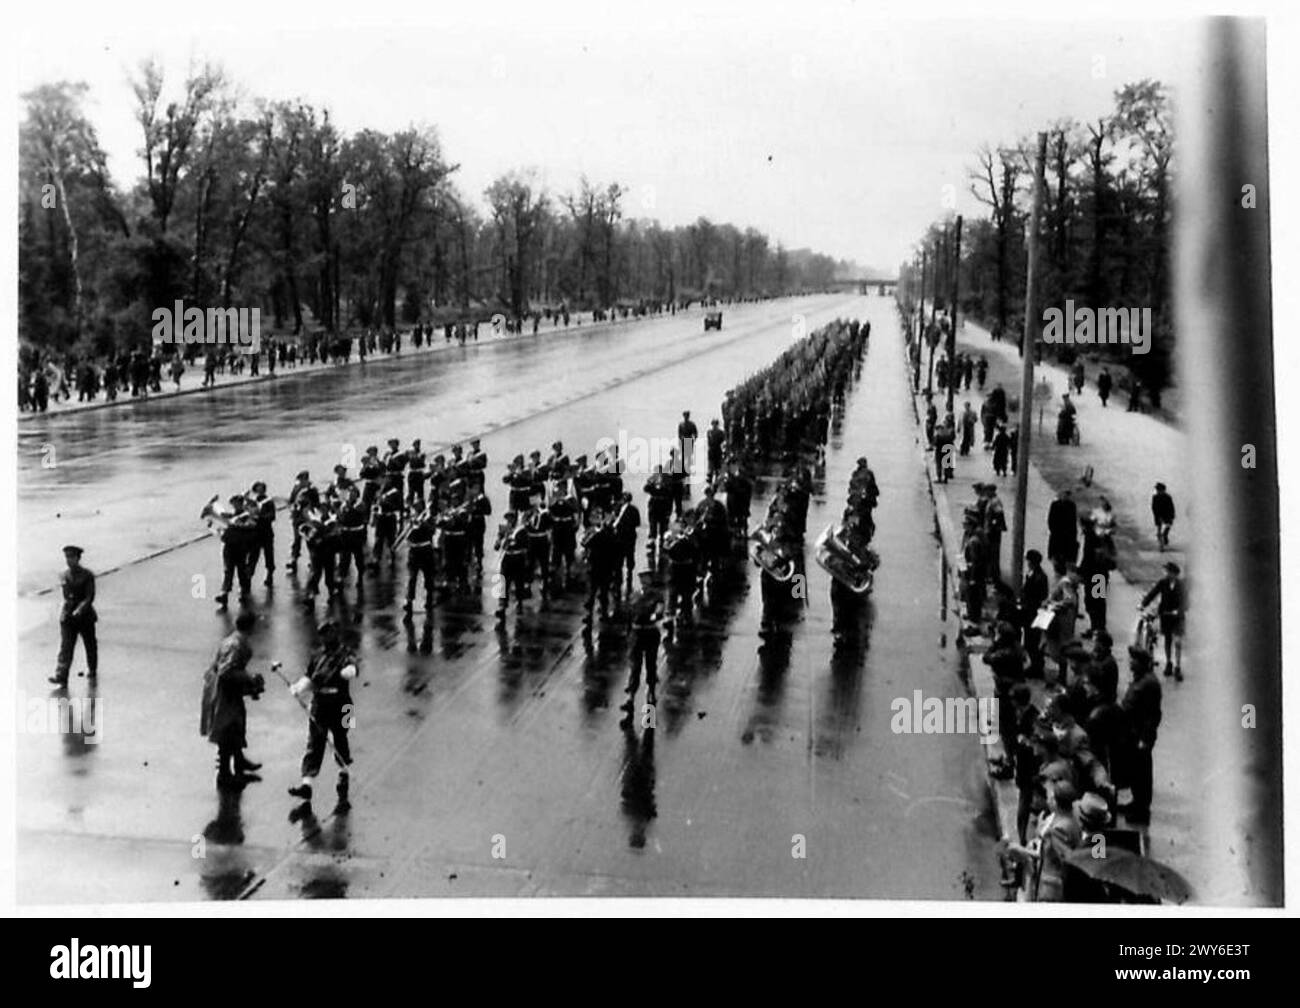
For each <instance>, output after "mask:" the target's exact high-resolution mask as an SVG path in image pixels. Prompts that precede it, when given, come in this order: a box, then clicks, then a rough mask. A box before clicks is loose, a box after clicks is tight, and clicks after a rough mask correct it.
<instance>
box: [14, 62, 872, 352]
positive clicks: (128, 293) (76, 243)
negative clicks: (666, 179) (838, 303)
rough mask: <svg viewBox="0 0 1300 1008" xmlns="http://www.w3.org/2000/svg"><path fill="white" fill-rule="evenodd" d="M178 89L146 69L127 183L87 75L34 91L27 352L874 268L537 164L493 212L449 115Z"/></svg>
mask: <svg viewBox="0 0 1300 1008" xmlns="http://www.w3.org/2000/svg"><path fill="white" fill-rule="evenodd" d="M165 84H166V82H165V80H164V75H163V72H162V70H161V68H160V67H159V65H158V64H157V63H156V62H152V61H146V62H145V63H144V64H143V65H141V67H140V68H139V69H138V71H137V73H136V74H135V76H134V77H133V79H132V81H131V86H132V92H133V94H134V109H135V118H136V121H137V123H138V124H139V130H140V132H139V136H140V140H141V146H140V149H139V157H140V175H139V177H138V178H137V179H136V180H135V181H134V182H133V183H132V184H130V185H128V186H126V187H120V186H119V185H118V184H117V182H116V181H115V180H114V179H113V178H112V177H111V175H110V172H109V169H108V164H107V157H106V155H105V152H104V150H103V148H102V147H101V145H100V143H99V140H98V137H97V135H96V131H95V127H94V125H93V123H92V122H91V121H90V119H89V117H88V115H87V113H86V105H87V100H88V97H89V95H88V88H87V86H86V85H85V84H80V83H69V82H58V83H52V84H47V85H43V86H41V87H38V88H35V89H34V90H32V91H30V92H28V93H27V94H25V95H24V96H23V101H24V105H25V114H24V118H23V121H22V123H21V125H20V137H19V172H20V185H19V197H20V201H21V202H20V209H19V236H18V238H19V246H18V248H19V257H18V262H19V288H20V289H19V335H20V339H21V341H22V344H23V345H24V346H25V347H26V348H28V349H37V350H42V351H49V352H56V351H58V352H63V351H68V350H72V351H74V352H86V353H92V354H103V353H110V352H114V351H116V350H122V349H127V348H131V347H136V346H142V345H145V344H147V343H148V341H149V332H150V328H151V325H152V322H151V314H152V311H153V309H154V308H156V307H159V306H164V307H170V306H171V305H173V304H174V303H175V302H176V301H177V300H182V301H184V302H186V304H187V305H195V306H199V307H222V308H225V307H232V306H246V307H252V306H257V307H259V308H261V309H262V313H263V320H264V325H265V324H266V321H267V320H268V318H269V320H270V321H271V323H272V329H273V331H275V332H277V333H293V334H301V333H304V332H327V333H328V332H336V331H344V330H347V329H349V328H362V329H370V328H379V329H383V328H388V329H393V328H397V327H399V326H402V325H404V324H412V323H415V322H417V321H423V322H434V323H442V322H446V321H454V320H461V319H466V318H470V317H477V315H479V314H484V313H489V314H490V313H492V312H496V311H503V312H508V313H510V314H512V315H514V316H516V317H523V316H524V315H527V314H529V313H534V312H538V311H541V310H543V309H545V308H551V309H554V310H557V311H558V310H574V311H576V310H582V309H592V308H595V309H608V308H612V307H616V306H623V307H627V306H628V305H629V304H631V305H646V304H649V303H654V304H656V305H663V304H669V303H681V304H684V303H687V302H689V301H693V300H698V299H714V298H718V299H742V298H757V297H765V296H774V295H778V294H784V293H793V292H798V291H803V290H816V289H821V288H824V287H826V286H828V285H829V284H830V283H831V282H832V280H833V279H834V277H835V275H836V273H837V270H838V271H844V270H847V269H851V268H852V264H848V263H840V262H837V261H836V260H835V259H833V258H832V257H829V256H826V255H821V254H818V253H815V252H813V251H811V250H808V249H786V248H784V247H782V246H781V244H780V243H775V242H773V241H772V240H771V239H769V238H768V237H767V236H766V235H764V234H763V233H761V232H760V231H758V230H756V229H754V228H751V227H746V228H739V227H736V226H734V225H731V224H726V223H715V222H713V221H710V220H708V219H707V218H704V217H701V218H699V219H698V220H696V221H695V223H693V224H690V225H688V226H684V227H665V226H663V225H661V224H660V223H659V222H658V221H656V220H653V219H649V218H647V217H644V216H640V215H638V214H637V213H636V212H635V211H637V210H639V209H644V207H643V206H641V205H639V203H637V201H634V199H633V194H632V193H630V192H629V190H628V189H627V188H626V187H625V186H624V185H622V184H620V183H618V182H610V183H594V182H591V181H589V180H588V179H586V178H583V179H582V180H581V182H580V183H579V185H578V186H577V187H576V189H575V190H574V191H572V192H567V193H552V192H549V191H547V189H546V187H545V186H544V185H543V184H542V183H541V182H540V180H539V175H538V172H537V171H536V170H535V169H519V170H516V171H511V172H508V173H506V174H505V175H502V176H501V177H499V178H497V179H496V180H495V181H493V182H492V184H491V185H490V186H488V187H487V189H486V190H485V191H484V192H483V193H482V194H481V196H482V202H481V203H476V201H475V199H473V198H471V197H470V195H469V194H467V193H465V192H464V191H463V190H462V189H461V188H460V187H459V186H458V185H457V184H456V182H457V172H458V170H459V167H460V166H459V164H457V163H456V162H454V161H452V160H451V159H450V158H449V157H448V155H447V152H446V151H445V150H444V149H443V146H442V143H441V141H440V140H439V136H438V132H437V130H436V128H434V127H432V126H411V127H410V128H408V129H405V130H401V131H398V132H395V133H383V132H379V131H376V130H370V129H362V130H360V131H357V132H355V133H352V134H351V135H346V134H344V133H343V132H342V131H340V130H339V128H338V127H337V126H336V125H335V124H334V123H333V122H332V121H331V118H330V113H329V110H328V109H324V108H318V107H316V106H313V105H312V104H310V103H307V102H301V101H272V100H264V99H259V100H255V101H251V102H249V101H246V100H241V99H240V98H239V97H238V91H237V88H236V87H235V86H234V84H233V83H232V82H231V81H230V80H229V79H228V78H227V77H226V75H225V74H224V72H223V71H222V70H221V69H220V68H219V67H216V66H213V65H203V66H201V67H197V68H192V69H191V71H190V72H189V73H188V74H187V75H186V77H185V79H184V80H183V82H181V86H180V88H179V90H178V92H177V93H176V94H175V96H174V97H165V92H166V88H165ZM641 202H644V198H643V200H642V201H641Z"/></svg>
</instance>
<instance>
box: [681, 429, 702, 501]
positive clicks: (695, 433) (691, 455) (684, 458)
mask: <svg viewBox="0 0 1300 1008" xmlns="http://www.w3.org/2000/svg"><path fill="white" fill-rule="evenodd" d="M699 435H700V430H699V428H698V427H696V426H695V421H694V420H692V419H691V411H690V410H683V411H682V422H681V423H679V424H678V425H677V446H678V451H679V453H680V455H681V462H682V464H681V471H682V473H683V475H686V476H689V475H690V473H691V463H692V461H694V459H695V439H696V438H697V437H699ZM680 514H681V513H680V512H678V515H679V517H680Z"/></svg>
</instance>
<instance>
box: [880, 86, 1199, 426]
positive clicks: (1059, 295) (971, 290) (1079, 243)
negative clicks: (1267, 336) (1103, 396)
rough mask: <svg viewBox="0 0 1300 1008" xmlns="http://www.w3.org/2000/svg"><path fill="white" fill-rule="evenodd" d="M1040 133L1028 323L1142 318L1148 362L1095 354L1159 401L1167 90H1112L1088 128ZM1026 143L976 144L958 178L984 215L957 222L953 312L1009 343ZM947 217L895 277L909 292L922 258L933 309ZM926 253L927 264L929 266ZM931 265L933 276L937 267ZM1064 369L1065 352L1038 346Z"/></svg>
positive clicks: (1019, 302) (1020, 260)
mask: <svg viewBox="0 0 1300 1008" xmlns="http://www.w3.org/2000/svg"><path fill="white" fill-rule="evenodd" d="M1046 132H1047V138H1048V143H1047V158H1046V161H1045V165H1044V181H1045V185H1044V201H1043V216H1042V228H1041V232H1040V234H1039V241H1038V248H1039V274H1038V283H1039V288H1038V289H1039V306H1038V313H1039V316H1038V317H1039V318H1041V312H1042V311H1043V310H1044V309H1046V308H1050V307H1063V306H1064V304H1065V302H1066V300H1067V299H1068V300H1072V301H1073V302H1074V304H1075V305H1076V306H1078V307H1088V308H1091V309H1093V310H1094V311H1096V310H1099V309H1102V308H1107V307H1149V308H1151V310H1152V311H1151V314H1152V318H1153V320H1154V329H1155V332H1154V339H1153V345H1152V350H1151V352H1150V353H1148V354H1145V355H1141V356H1137V355H1130V354H1128V353H1127V352H1126V351H1125V348H1124V347H1122V346H1119V347H1116V346H1108V347H1096V348H1095V349H1096V350H1097V352H1099V353H1102V354H1103V355H1107V356H1111V357H1114V358H1115V359H1120V358H1121V355H1122V361H1123V363H1124V364H1126V365H1128V366H1129V367H1130V368H1131V369H1132V371H1133V373H1134V374H1135V375H1136V376H1137V377H1138V378H1139V379H1140V380H1141V381H1142V384H1143V386H1144V387H1145V388H1146V389H1147V390H1148V391H1149V392H1152V393H1153V394H1154V395H1155V397H1156V402H1157V404H1158V402H1159V398H1158V397H1159V391H1160V390H1161V389H1163V388H1165V387H1166V386H1167V385H1168V384H1169V382H1170V379H1171V375H1172V368H1173V357H1172V354H1173V348H1174V329H1173V319H1172V317H1171V297H1170V276H1171V272H1170V254H1171V248H1172V231H1171V211H1172V205H1171V192H1172V176H1171V172H1172V159H1173V142H1174V138H1173V113H1172V110H1171V104H1170V95H1169V91H1168V89H1167V88H1166V87H1165V85H1163V84H1162V83H1160V82H1159V81H1154V80H1142V81H1139V82H1137V83H1135V84H1128V85H1125V86H1124V87H1121V88H1120V89H1119V90H1117V91H1116V92H1115V94H1114V107H1113V109H1112V111H1111V112H1110V113H1109V114H1108V115H1104V116H1101V117H1100V118H1098V119H1097V120H1095V121H1092V122H1077V121H1074V120H1072V119H1065V120H1060V121H1058V122H1055V123H1053V124H1052V125H1051V126H1050V127H1049V129H1048V130H1047V131H1046ZM1036 160H1037V144H1036V143H1034V142H1033V141H1032V140H1031V139H1028V138H1022V139H1020V140H1017V141H1015V142H1012V143H1006V144H999V145H984V146H981V147H980V148H979V149H978V150H977V151H976V152H975V159H974V163H973V164H972V165H971V166H970V168H969V170H968V184H969V187H970V192H971V194H972V195H973V196H974V197H975V199H976V200H978V201H979V202H980V203H981V204H983V205H984V206H985V207H987V208H988V212H987V215H986V216H981V217H979V218H977V219H974V220H967V219H964V220H963V222H962V225H963V233H962V241H961V260H960V264H959V267H958V268H959V270H960V273H959V276H958V281H959V282H958V291H959V299H960V302H961V303H960V308H961V310H962V311H963V312H966V313H968V314H969V315H970V316H971V317H972V318H976V319H979V320H981V321H983V322H985V323H986V324H987V325H988V327H989V329H990V330H991V331H992V332H993V333H994V334H995V336H997V337H999V338H1006V339H1009V340H1012V341H1014V342H1016V343H1017V344H1018V343H1019V342H1020V339H1021V334H1022V332H1023V328H1024V310H1025V309H1024V302H1025V272H1026V237H1027V226H1028V222H1029V219H1030V215H1031V208H1032V200H1033V189H1034V170H1035V162H1036ZM951 224H952V218H951V216H949V217H948V218H946V219H943V220H939V221H936V222H935V223H933V224H932V225H931V226H930V228H929V229H928V230H927V232H926V234H925V235H924V236H923V238H922V239H921V241H920V243H919V244H918V246H917V253H916V257H915V260H914V261H913V262H911V263H908V264H905V265H904V266H903V267H902V273H901V278H902V281H903V283H902V285H901V288H902V289H904V290H907V291H912V292H919V290H920V266H921V252H922V250H924V251H925V252H926V253H927V258H928V265H927V274H926V292H927V294H926V296H927V298H928V297H929V296H930V293H931V292H932V291H933V290H934V284H935V282H936V279H937V283H938V289H939V293H940V303H941V304H947V303H948V302H949V300H950V299H951V285H952V268H953V267H952V261H953V255H952V246H953V244H954V240H953V228H952V227H951ZM936 249H937V250H938V254H937V256H936ZM936 266H937V268H936ZM1044 349H1045V350H1046V351H1049V352H1050V353H1051V355H1052V356H1053V357H1055V358H1056V359H1058V360H1061V361H1062V362H1064V363H1068V362H1069V361H1070V360H1072V358H1073V356H1074V354H1075V353H1076V350H1075V348H1074V347H1072V346H1069V345H1058V346H1052V347H1045V348H1044Z"/></svg>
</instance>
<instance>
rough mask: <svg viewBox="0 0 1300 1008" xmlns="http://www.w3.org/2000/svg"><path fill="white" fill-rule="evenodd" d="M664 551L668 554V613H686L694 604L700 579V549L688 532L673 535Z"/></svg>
mask: <svg viewBox="0 0 1300 1008" xmlns="http://www.w3.org/2000/svg"><path fill="white" fill-rule="evenodd" d="M665 552H666V553H667V556H668V615H669V617H670V618H675V617H677V616H679V615H686V614H688V613H689V612H690V611H691V608H692V606H693V605H694V604H695V592H696V589H697V587H698V585H699V579H700V551H699V547H698V545H697V544H696V542H695V536H694V535H691V534H689V532H683V533H682V534H680V535H674V536H673V537H672V540H671V542H670V543H669V544H668V546H667V548H666V550H665Z"/></svg>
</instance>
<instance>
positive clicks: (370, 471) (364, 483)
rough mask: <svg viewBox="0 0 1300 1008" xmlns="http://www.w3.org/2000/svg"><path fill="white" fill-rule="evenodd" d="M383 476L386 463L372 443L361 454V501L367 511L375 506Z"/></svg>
mask: <svg viewBox="0 0 1300 1008" xmlns="http://www.w3.org/2000/svg"><path fill="white" fill-rule="evenodd" d="M383 478H384V463H383V462H382V461H381V460H380V458H379V449H378V448H377V447H376V446H375V445H371V446H370V447H369V448H367V449H366V453H365V454H364V455H363V456H361V488H362V489H361V503H362V505H363V506H364V507H365V509H366V511H367V512H368V511H369V510H370V509H371V508H372V507H374V506H375V500H376V499H377V498H378V497H379V485H380V483H381V481H382V480H383Z"/></svg>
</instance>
